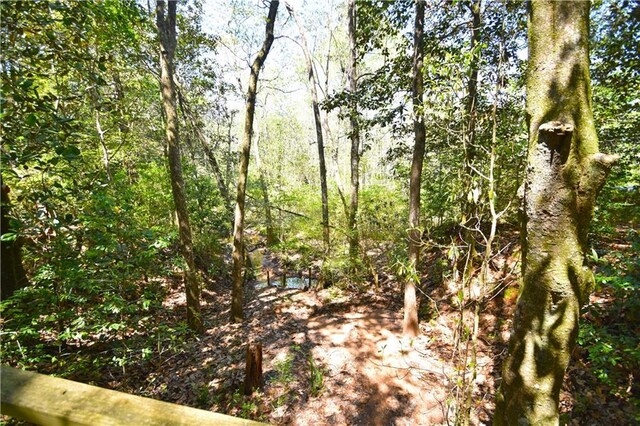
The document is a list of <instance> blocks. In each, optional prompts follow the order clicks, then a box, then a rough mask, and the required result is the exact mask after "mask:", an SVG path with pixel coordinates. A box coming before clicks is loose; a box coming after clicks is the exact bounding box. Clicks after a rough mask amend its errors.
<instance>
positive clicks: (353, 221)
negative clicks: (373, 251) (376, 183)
mask: <svg viewBox="0 0 640 426" xmlns="http://www.w3.org/2000/svg"><path fill="white" fill-rule="evenodd" d="M347 15H348V20H349V24H348V32H349V52H350V55H351V62H350V66H349V75H348V78H349V92H350V93H349V96H350V105H349V123H350V125H351V132H350V134H349V137H350V139H351V204H350V208H349V217H348V218H347V228H348V233H349V258H350V259H351V264H352V265H353V266H354V267H355V265H356V263H357V258H358V252H359V246H360V241H359V237H358V223H357V217H358V191H359V185H360V176H359V172H360V125H359V123H358V101H357V93H358V68H357V66H358V51H357V45H356V16H357V13H356V0H349V8H348V12H347Z"/></svg>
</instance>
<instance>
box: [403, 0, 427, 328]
mask: <svg viewBox="0 0 640 426" xmlns="http://www.w3.org/2000/svg"><path fill="white" fill-rule="evenodd" d="M424 6H425V2H424V1H423V0H417V1H416V20H415V25H414V32H413V41H414V42H413V88H412V95H413V132H414V146H413V159H412V162H411V175H410V176H409V241H408V244H409V250H408V251H409V264H410V266H411V268H413V269H417V268H418V261H419V260H420V248H421V232H420V186H421V185H420V184H421V182H422V165H423V163H424V150H425V140H426V130H425V126H424V109H423V97H424V78H423V76H422V66H423V62H424ZM412 275H413V274H412ZM416 275H417V274H416ZM402 330H403V333H404V335H405V336H407V337H415V336H417V335H418V333H419V326H418V303H417V301H416V283H415V282H414V277H413V276H412V277H409V278H408V279H407V280H406V282H405V284H404V319H403V322H402Z"/></svg>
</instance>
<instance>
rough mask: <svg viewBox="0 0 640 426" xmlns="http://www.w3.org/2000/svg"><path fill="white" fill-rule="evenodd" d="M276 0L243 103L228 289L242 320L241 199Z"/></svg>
mask: <svg viewBox="0 0 640 426" xmlns="http://www.w3.org/2000/svg"><path fill="white" fill-rule="evenodd" d="M278 4H279V2H278V1H277V0H271V2H270V3H269V15H268V17H267V25H266V34H265V40H264V44H263V45H262V49H260V52H258V56H257V57H256V58H255V60H254V61H253V64H252V65H251V75H250V77H249V88H248V90H247V101H246V106H245V120H244V135H243V139H242V147H241V153H240V172H239V174H238V192H237V195H236V208H235V222H234V226H233V253H232V257H233V274H232V275H233V289H232V293H231V320H232V321H233V322H240V321H242V317H243V313H242V300H243V291H244V282H243V281H244V280H243V276H244V274H243V269H244V257H243V241H242V239H243V233H244V203H245V197H246V190H247V175H248V173H249V158H250V154H251V136H252V134H253V116H254V114H255V109H256V93H257V90H258V75H259V74H260V70H261V69H262V66H263V65H264V61H265V60H266V59H267V55H268V54H269V50H270V49H271V44H272V43H273V38H274V37H273V26H274V23H275V20H276V14H277V12H278Z"/></svg>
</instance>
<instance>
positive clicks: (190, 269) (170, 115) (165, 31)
mask: <svg viewBox="0 0 640 426" xmlns="http://www.w3.org/2000/svg"><path fill="white" fill-rule="evenodd" d="M167 9H168V10H167V13H166V15H165V2H164V1H163V0H158V2H157V4H156V24H157V26H158V34H159V36H160V67H161V73H160V86H161V89H162V105H163V107H164V113H165V116H166V119H167V129H166V138H167V157H168V159H169V173H170V177H171V191H172V192H173V201H174V203H175V208H176V217H177V221H178V229H179V234H180V251H181V253H182V256H183V257H184V260H185V262H186V264H187V270H186V271H185V289H186V293H187V323H188V324H189V327H190V328H191V329H192V330H194V331H196V332H198V333H201V332H202V331H203V324H202V317H201V314H200V283H199V281H198V275H197V272H196V266H195V261H194V256H193V242H192V235H191V225H190V224H189V212H188V210H187V200H186V196H185V190H184V178H183V177H182V163H181V158H180V141H179V133H178V111H177V107H176V87H175V82H174V75H173V58H174V54H175V49H176V1H171V0H170V1H169V3H168V7H167Z"/></svg>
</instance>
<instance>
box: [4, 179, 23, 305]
mask: <svg viewBox="0 0 640 426" xmlns="http://www.w3.org/2000/svg"><path fill="white" fill-rule="evenodd" d="M0 188H1V191H2V205H1V206H0V213H1V216H2V221H1V222H2V223H1V224H0V233H1V234H2V241H1V242H0V247H1V248H2V253H0V261H1V263H2V264H1V265H0V277H1V280H0V299H2V300H4V299H6V298H7V297H10V296H11V295H12V294H13V293H14V292H15V291H16V290H18V289H21V288H23V287H26V286H27V285H29V280H28V279H27V274H26V273H25V272H24V267H23V265H22V249H21V247H20V238H19V237H18V238H15V232H16V231H15V230H14V229H12V228H11V221H10V210H11V200H10V198H9V187H8V186H7V185H4V184H3V183H2V181H1V180H0ZM9 234H14V237H13V238H8V237H9Z"/></svg>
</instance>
